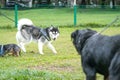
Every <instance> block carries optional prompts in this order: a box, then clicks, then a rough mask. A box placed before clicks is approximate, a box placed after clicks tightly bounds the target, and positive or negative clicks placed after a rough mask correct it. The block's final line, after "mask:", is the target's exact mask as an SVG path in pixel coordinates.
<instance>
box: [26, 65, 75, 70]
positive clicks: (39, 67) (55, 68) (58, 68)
mask: <svg viewBox="0 0 120 80" xmlns="http://www.w3.org/2000/svg"><path fill="white" fill-rule="evenodd" d="M28 68H30V69H36V70H50V71H58V72H63V71H64V72H73V71H74V67H72V66H62V67H61V66H55V65H53V66H41V65H40V66H32V67H28Z"/></svg>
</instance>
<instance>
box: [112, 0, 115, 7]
mask: <svg viewBox="0 0 120 80" xmlns="http://www.w3.org/2000/svg"><path fill="white" fill-rule="evenodd" d="M112 5H113V7H112V8H113V9H115V0H112Z"/></svg>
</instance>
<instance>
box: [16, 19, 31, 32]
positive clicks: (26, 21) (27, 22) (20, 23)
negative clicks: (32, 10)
mask: <svg viewBox="0 0 120 80" xmlns="http://www.w3.org/2000/svg"><path fill="white" fill-rule="evenodd" d="M24 25H28V26H32V25H33V22H32V21H31V20H30V19H27V18H22V19H20V20H19V21H18V25H17V29H18V30H21V29H22V27H23V26H24Z"/></svg>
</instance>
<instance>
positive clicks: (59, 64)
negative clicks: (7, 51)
mask: <svg viewBox="0 0 120 80" xmlns="http://www.w3.org/2000/svg"><path fill="white" fill-rule="evenodd" d="M1 11H2V12H6V13H5V14H7V15H9V17H11V18H14V15H13V13H14V11H9V10H1ZM78 11H79V12H78V14H77V16H78V18H77V19H78V24H77V27H73V26H72V25H73V14H72V9H67V10H66V9H32V10H23V11H22V10H21V11H19V18H22V17H26V18H30V19H32V20H33V22H34V24H35V25H37V26H43V27H46V26H49V25H51V24H55V25H57V26H60V27H59V29H60V36H59V38H58V39H57V40H56V41H55V42H53V45H54V46H55V48H56V50H57V51H58V53H57V54H56V55H54V54H53V53H52V52H51V50H49V49H48V48H47V47H46V46H44V53H45V54H44V55H40V54H39V53H38V47H37V46H38V45H37V43H34V42H33V43H31V44H29V45H26V49H27V53H23V52H22V53H21V56H19V57H13V56H9V55H6V56H5V57H1V58H0V65H1V66H0V80H8V79H9V80H85V75H84V73H83V71H82V67H81V60H80V56H79V55H78V53H77V52H76V50H75V48H74V46H73V44H72V42H71V38H70V34H71V33H72V32H73V31H74V30H76V29H84V27H89V28H91V27H92V28H91V29H94V30H96V31H98V32H100V31H101V30H102V29H103V28H102V27H104V25H107V24H108V23H110V22H111V21H112V20H113V19H114V18H115V17H116V16H118V15H119V12H120V11H119V10H115V11H113V10H112V11H111V10H104V11H102V10H97V11H96V10H86V9H85V10H78ZM0 22H1V23H0V44H7V43H16V39H15V35H16V32H17V29H16V28H14V23H13V22H12V21H10V20H8V19H6V18H5V17H3V16H0ZM119 24H120V22H119V21H118V22H116V23H115V24H114V25H117V27H116V26H111V27H110V28H108V29H107V30H106V31H105V32H103V33H102V34H104V35H115V34H120V28H119ZM80 25H84V27H83V26H82V27H81V26H80ZM95 25H96V28H93V27H95ZM97 25H98V26H99V25H100V26H101V25H102V27H100V28H98V26H97ZM11 27H12V28H11ZM97 78H98V80H102V78H103V77H102V76H101V75H99V74H97Z"/></svg>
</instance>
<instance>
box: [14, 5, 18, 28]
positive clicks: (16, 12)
mask: <svg viewBox="0 0 120 80" xmlns="http://www.w3.org/2000/svg"><path fill="white" fill-rule="evenodd" d="M17 23H18V6H17V4H15V27H17Z"/></svg>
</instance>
